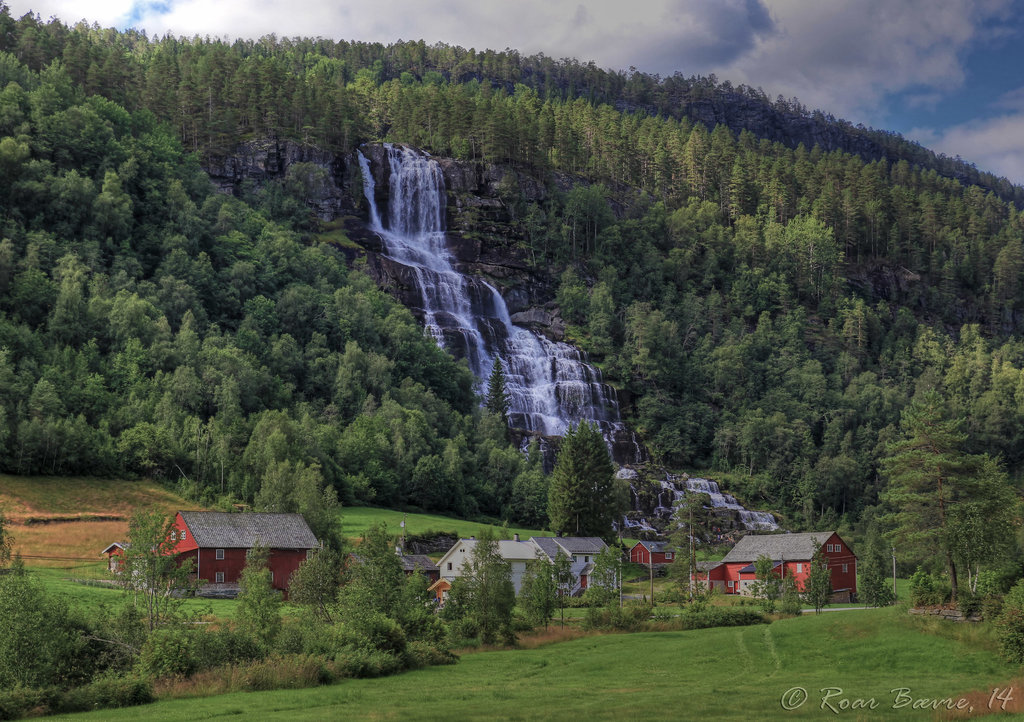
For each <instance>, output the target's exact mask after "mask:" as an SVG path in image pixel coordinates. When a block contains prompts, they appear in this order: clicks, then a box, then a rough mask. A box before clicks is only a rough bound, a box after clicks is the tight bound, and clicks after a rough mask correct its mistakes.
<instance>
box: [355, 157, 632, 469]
mask: <svg viewBox="0 0 1024 722" xmlns="http://www.w3.org/2000/svg"><path fill="white" fill-rule="evenodd" d="M384 148H385V151H386V154H387V156H386V157H387V162H388V170H389V174H388V178H389V181H388V185H389V187H388V194H387V195H388V204H387V209H386V210H385V211H384V212H381V210H380V209H378V207H377V202H376V187H375V181H374V177H373V174H372V172H371V169H370V161H369V159H368V158H367V157H366V156H365V155H363V153H361V152H360V153H359V164H360V167H361V169H362V174H363V192H364V194H365V196H366V199H367V201H368V202H369V205H370V226H371V229H372V230H373V231H375V232H376V233H377V234H378V235H380V237H381V238H382V239H383V241H384V247H385V251H386V254H387V256H388V257H389V258H390V259H391V260H393V261H395V262H397V263H400V264H402V265H403V266H406V267H408V268H409V269H411V270H412V272H413V274H414V277H415V279H416V285H417V286H418V290H419V293H420V297H421V308H420V309H419V310H420V311H421V312H422V315H423V322H424V324H425V326H426V328H427V329H428V330H429V332H430V334H431V335H432V336H433V337H434V338H435V339H436V340H437V342H438V343H439V344H440V345H441V346H443V347H444V348H446V349H448V350H449V351H451V352H452V353H453V354H454V355H455V356H457V357H460V358H465V359H466V361H467V363H468V364H469V368H470V370H471V371H472V372H473V373H474V374H475V375H476V377H477V379H478V380H479V382H480V386H479V387H478V388H479V390H480V391H481V392H483V390H484V386H485V384H486V379H487V378H488V376H489V375H490V372H491V369H492V366H493V363H494V359H495V358H496V357H497V358H500V359H501V364H502V369H503V371H504V373H505V385H506V389H507V391H508V395H509V407H510V408H509V417H510V418H509V421H510V423H511V425H512V426H513V427H515V428H518V429H525V430H526V431H529V432H531V433H533V434H538V435H542V436H561V435H563V434H564V433H565V432H566V431H567V430H568V428H569V425H570V424H573V425H575V424H577V423H579V422H580V421H584V420H585V421H589V422H593V423H596V424H597V425H598V426H599V427H600V428H601V431H602V433H603V434H604V436H605V439H606V440H608V442H609V446H611V444H612V441H613V439H614V438H615V437H616V435H620V434H621V435H628V432H626V430H625V425H624V424H623V423H622V421H621V419H620V416H619V408H618V401H617V400H616V396H615V393H614V391H613V390H612V389H611V388H610V387H609V386H607V385H606V384H605V383H604V382H603V381H602V379H601V373H600V371H598V369H596V368H595V367H593V366H591V365H590V364H589V363H587V362H586V359H585V358H584V357H583V355H582V353H581V352H580V351H579V350H578V349H576V348H574V347H572V346H569V345H568V344H564V343H556V342H554V341H551V340H549V339H547V338H545V337H544V336H541V335H540V334H537V333H534V332H532V331H530V330H529V329H526V328H523V327H521V326H517V325H515V324H513V323H512V321H511V319H510V317H509V311H508V307H507V305H506V304H505V299H504V298H503V297H502V295H501V294H500V293H499V292H498V290H497V289H496V288H494V286H492V285H491V284H489V283H487V282H486V281H485V280H483V279H482V278H479V277H476V276H468V275H466V274H463V273H460V272H458V271H457V270H456V269H455V267H454V264H453V259H452V255H451V253H450V252H449V251H448V247H447V242H446V236H445V221H444V219H445V188H444V176H443V175H442V173H441V168H440V165H439V164H438V163H437V161H435V160H434V159H432V158H431V157H430V156H429V155H427V154H425V153H422V152H418V151H416V150H413V149H411V148H407V147H405V146H399V145H392V144H385V146H384ZM637 448H639V447H637ZM631 460H632V459H631Z"/></svg>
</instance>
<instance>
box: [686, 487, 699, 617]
mask: <svg viewBox="0 0 1024 722" xmlns="http://www.w3.org/2000/svg"><path fill="white" fill-rule="evenodd" d="M689 507H690V528H689V529H687V530H686V531H687V532H688V533H687V536H688V537H690V582H689V584H690V601H691V602H692V601H693V577H694V576H695V575H696V573H697V556H696V553H695V552H694V549H693V504H690V505H689Z"/></svg>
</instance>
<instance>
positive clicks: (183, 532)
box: [181, 529, 188, 541]
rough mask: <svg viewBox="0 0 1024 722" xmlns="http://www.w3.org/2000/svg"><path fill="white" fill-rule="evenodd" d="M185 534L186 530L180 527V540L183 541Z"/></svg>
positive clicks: (186, 533)
mask: <svg viewBox="0 0 1024 722" xmlns="http://www.w3.org/2000/svg"><path fill="white" fill-rule="evenodd" d="M187 535H188V532H187V531H185V530H184V529H182V530H181V540H182V541H185V537H186V536H187Z"/></svg>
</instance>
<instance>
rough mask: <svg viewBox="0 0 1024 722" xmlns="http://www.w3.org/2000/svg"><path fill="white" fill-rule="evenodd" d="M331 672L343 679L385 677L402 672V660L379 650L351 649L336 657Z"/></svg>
mask: <svg viewBox="0 0 1024 722" xmlns="http://www.w3.org/2000/svg"><path fill="white" fill-rule="evenodd" d="M331 670H332V671H333V672H334V674H335V675H337V676H338V677H339V678H341V677H383V676H385V675H389V674H394V673H395V672H400V671H401V670H402V660H400V659H399V658H398V657H396V656H395V655H393V654H389V653H388V652H384V651H381V650H379V649H367V648H365V647H349V648H347V649H345V650H342V651H341V652H339V653H338V654H336V655H335V657H334V663H333V664H332V665H331Z"/></svg>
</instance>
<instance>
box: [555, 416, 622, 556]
mask: <svg viewBox="0 0 1024 722" xmlns="http://www.w3.org/2000/svg"><path fill="white" fill-rule="evenodd" d="M621 511H622V500H621V499H620V498H619V494H618V493H617V490H616V488H615V474H614V469H613V467H612V462H611V459H610V458H609V457H608V448H607V447H606V446H605V443H604V438H603V437H602V436H601V431H600V430H599V429H598V428H597V426H596V425H593V424H589V423H587V422H586V421H582V422H580V424H579V425H578V426H575V427H572V426H570V427H569V431H568V432H566V434H565V437H564V438H563V439H562V446H561V448H560V449H559V451H558V459H557V461H556V462H555V468H554V471H552V473H551V485H550V489H549V494H548V518H549V519H550V520H551V528H552V529H553V530H554V531H556V532H558V533H560V534H570V535H573V536H598V537H601V538H602V539H605V540H610V539H611V538H612V537H613V536H614V530H613V528H612V522H614V521H615V518H616V517H617V516H618V514H619V513H620V512H621Z"/></svg>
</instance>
